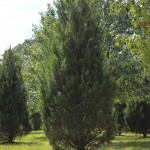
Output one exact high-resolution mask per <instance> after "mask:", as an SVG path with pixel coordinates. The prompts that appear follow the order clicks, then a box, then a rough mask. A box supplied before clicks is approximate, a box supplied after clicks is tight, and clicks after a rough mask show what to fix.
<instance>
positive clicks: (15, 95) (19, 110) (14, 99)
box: [0, 48, 30, 142]
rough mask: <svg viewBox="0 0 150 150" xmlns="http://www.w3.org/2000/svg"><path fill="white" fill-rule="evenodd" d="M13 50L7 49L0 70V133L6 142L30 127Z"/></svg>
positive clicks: (19, 70) (24, 91) (17, 64)
mask: <svg viewBox="0 0 150 150" xmlns="http://www.w3.org/2000/svg"><path fill="white" fill-rule="evenodd" d="M18 59H19V58H18V57H17V56H16V55H15V54H14V52H13V50H11V48H10V49H8V50H7V51H6V52H5V53H4V55H3V60H2V66H1V72H0V134H1V136H3V137H4V139H5V140H6V141H7V142H13V140H14V138H15V137H16V136H21V135H23V134H25V133H27V132H28V131H29V129H30V125H29V121H28V112H27V105H26V90H25V88H24V84H23V80H22V75H21V67H20V65H19V63H18Z"/></svg>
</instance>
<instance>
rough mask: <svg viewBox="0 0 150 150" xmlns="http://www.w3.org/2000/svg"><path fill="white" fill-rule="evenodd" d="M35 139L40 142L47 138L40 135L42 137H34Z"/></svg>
mask: <svg viewBox="0 0 150 150" xmlns="http://www.w3.org/2000/svg"><path fill="white" fill-rule="evenodd" d="M35 140H36V141H41V142H42V141H45V140H47V138H46V137H44V136H42V137H36V138H35Z"/></svg>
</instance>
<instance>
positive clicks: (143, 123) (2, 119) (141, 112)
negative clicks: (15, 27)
mask: <svg viewBox="0 0 150 150" xmlns="http://www.w3.org/2000/svg"><path fill="white" fill-rule="evenodd" d="M149 3H150V2H149V1H148V0H139V1H134V0H133V1H124V0H120V1H114V0H105V1H103V0H100V1H97V0H70V1H68V0H57V1H55V3H54V6H51V5H49V4H48V7H47V11H46V12H44V13H41V19H40V26H33V33H34V38H32V39H28V40H25V41H24V42H23V43H22V44H18V45H17V46H16V47H14V48H9V49H8V50H7V51H6V52H5V53H4V55H3V58H2V60H1V62H0V140H2V141H7V142H12V141H13V140H14V139H15V138H16V137H17V136H22V135H24V134H27V133H29V132H30V131H31V130H32V129H34V130H38V129H40V128H42V129H44V131H45V134H46V136H47V137H48V139H49V141H50V144H51V145H52V146H53V148H54V149H57V150H59V149H61V150H63V149H64V150H66V149H74V150H86V149H93V148H97V147H99V146H100V144H102V143H105V142H110V141H111V140H112V139H113V138H114V137H115V135H116V134H118V135H121V133H122V131H131V132H136V133H141V134H143V136H144V137H146V136H147V133H148V132H149V130H150V101H149V99H150V87H149V83H150V76H149V75H150V65H149V64H150V57H148V56H149V55H150V48H149V47H150V46H149V43H150V42H149V39H150V38H149V35H150V34H149V33H150V28H149V25H150V22H149V16H150V12H149V7H150V5H149Z"/></svg>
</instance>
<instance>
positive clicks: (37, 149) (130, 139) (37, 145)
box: [0, 131, 150, 150]
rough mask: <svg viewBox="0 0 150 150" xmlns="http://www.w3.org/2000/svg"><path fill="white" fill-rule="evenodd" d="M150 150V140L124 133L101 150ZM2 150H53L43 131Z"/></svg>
mask: <svg viewBox="0 0 150 150" xmlns="http://www.w3.org/2000/svg"><path fill="white" fill-rule="evenodd" d="M120 149H123V150H150V135H149V138H146V139H144V138H142V135H140V134H133V133H123V135H122V136H116V138H115V140H113V141H112V142H111V144H104V145H102V146H101V148H100V150H120ZM0 150H52V148H51V146H50V145H49V143H48V140H47V139H46V138H45V135H44V134H43V131H33V132H31V133H30V134H29V135H26V136H24V137H22V138H21V139H20V138H18V139H16V140H15V143H14V144H2V143H1V144H0Z"/></svg>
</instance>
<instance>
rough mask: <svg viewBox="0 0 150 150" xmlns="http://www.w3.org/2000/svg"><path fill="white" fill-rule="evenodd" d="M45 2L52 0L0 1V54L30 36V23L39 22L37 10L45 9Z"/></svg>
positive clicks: (31, 34) (31, 33) (51, 0)
mask: <svg viewBox="0 0 150 150" xmlns="http://www.w3.org/2000/svg"><path fill="white" fill-rule="evenodd" d="M47 3H50V4H53V0H1V1H0V56H1V55H2V54H3V53H4V51H5V50H6V49H7V48H9V47H10V46H11V47H14V46H16V45H17V44H19V43H22V42H23V41H24V40H25V39H30V38H32V36H33V32H32V24H34V25H38V24H39V20H40V15H39V12H45V11H46V9H47Z"/></svg>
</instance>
